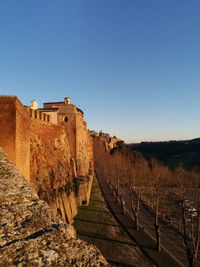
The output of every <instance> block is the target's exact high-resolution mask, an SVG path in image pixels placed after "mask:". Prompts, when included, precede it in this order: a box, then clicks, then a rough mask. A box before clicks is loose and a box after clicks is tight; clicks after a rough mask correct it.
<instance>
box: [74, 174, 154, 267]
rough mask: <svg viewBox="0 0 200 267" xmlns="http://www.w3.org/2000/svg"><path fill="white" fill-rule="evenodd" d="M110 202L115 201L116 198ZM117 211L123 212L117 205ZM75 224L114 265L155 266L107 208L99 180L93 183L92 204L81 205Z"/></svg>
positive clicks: (80, 235) (79, 234)
mask: <svg viewBox="0 0 200 267" xmlns="http://www.w3.org/2000/svg"><path fill="white" fill-rule="evenodd" d="M110 201H111V203H112V201H113V200H112V199H110ZM112 204H113V205H115V203H112ZM116 212H118V213H119V215H120V214H121V210H120V208H119V207H117V206H116ZM74 225H75V228H76V230H77V233H78V236H79V237H81V239H84V240H86V241H88V242H90V243H93V244H95V245H96V246H97V247H98V248H99V249H100V251H101V252H102V254H103V255H104V256H105V258H106V259H107V260H108V261H109V263H110V264H111V266H144V267H145V266H153V263H152V261H150V260H149V258H148V257H147V256H145V255H144V253H143V252H142V251H141V250H140V249H139V247H138V246H137V244H136V243H135V242H134V241H133V240H132V239H131V238H129V236H128V235H127V234H126V232H125V231H124V230H123V228H122V227H121V226H120V225H119V224H118V223H117V222H116V220H115V219H114V218H113V216H112V214H111V213H110V211H109V210H108V209H107V207H106V204H105V200H104V198H103V197H102V194H101V191H100V187H99V184H98V182H97V180H96V179H95V180H94V182H93V188H92V193H91V199H90V205H89V206H88V207H81V208H80V210H79V213H78V215H77V216H76V217H75V224H74Z"/></svg>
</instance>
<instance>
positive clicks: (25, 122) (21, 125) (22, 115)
mask: <svg viewBox="0 0 200 267" xmlns="http://www.w3.org/2000/svg"><path fill="white" fill-rule="evenodd" d="M15 138H16V145H15V156H16V158H15V164H16V166H17V168H19V169H20V170H21V172H22V173H23V175H24V176H25V177H26V179H27V180H30V116H29V113H28V111H27V110H26V108H25V107H24V106H23V105H22V104H21V102H20V101H19V100H18V99H16V137H15Z"/></svg>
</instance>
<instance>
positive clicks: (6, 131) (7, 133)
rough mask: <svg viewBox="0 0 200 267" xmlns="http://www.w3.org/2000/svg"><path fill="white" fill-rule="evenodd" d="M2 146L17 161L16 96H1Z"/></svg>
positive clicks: (0, 134)
mask: <svg viewBox="0 0 200 267" xmlns="http://www.w3.org/2000/svg"><path fill="white" fill-rule="evenodd" d="M0 126H1V131H0V146H1V147H2V148H3V149H4V151H5V152H6V154H7V155H8V157H9V159H10V160H11V161H12V162H15V134H16V97H6V96H1V97H0Z"/></svg>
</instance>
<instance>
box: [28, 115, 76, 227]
mask: <svg viewBox="0 0 200 267" xmlns="http://www.w3.org/2000/svg"><path fill="white" fill-rule="evenodd" d="M30 129H31V134H30V140H31V183H32V184H33V186H34V187H35V189H36V190H37V192H38V194H39V197H40V198H41V199H43V200H45V201H47V202H48V203H49V205H50V206H51V208H52V209H54V210H55V211H57V212H58V213H59V214H60V215H61V216H62V217H63V218H64V219H65V221H66V222H68V223H72V222H73V217H74V216H75V215H76V214H77V205H76V198H75V195H74V180H73V178H74V177H73V173H72V169H71V165H70V147H69V143H68V139H67V136H66V131H65V129H64V127H61V126H60V127H59V126H56V125H53V124H50V123H45V122H42V121H38V120H34V119H32V120H31V128H30Z"/></svg>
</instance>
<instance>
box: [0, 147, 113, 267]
mask: <svg viewBox="0 0 200 267" xmlns="http://www.w3.org/2000/svg"><path fill="white" fill-rule="evenodd" d="M0 203H1V205H0V266H2V267H3V266H10V267H12V266H27V267H30V266H35V267H40V266H83V267H84V266H97V267H98V266H108V264H107V262H106V261H105V259H104V258H103V256H102V255H101V253H100V252H99V250H98V249H97V248H96V247H95V246H93V245H90V244H88V243H86V242H84V241H82V240H80V239H77V238H76V235H75V232H74V231H73V229H72V227H71V226H67V225H66V224H65V223H64V222H63V221H62V220H61V219H60V218H59V217H57V216H56V215H55V214H53V213H52V211H51V210H50V209H49V207H48V204H47V203H46V202H44V201H42V200H39V198H38V196H37V194H36V193H35V192H34V190H33V189H32V188H31V186H30V184H29V183H28V182H27V181H26V179H25V178H24V177H23V176H22V175H21V174H20V172H19V171H18V170H17V169H16V168H15V166H14V165H13V164H12V163H10V162H9V161H8V159H7V157H6V156H5V154H4V153H3V150H2V149H1V148H0Z"/></svg>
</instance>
